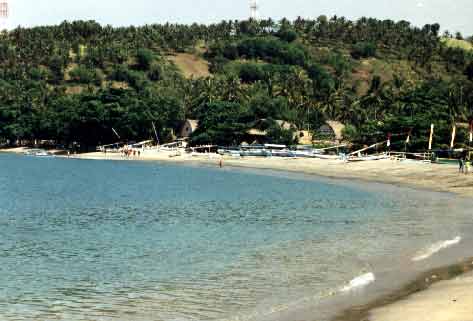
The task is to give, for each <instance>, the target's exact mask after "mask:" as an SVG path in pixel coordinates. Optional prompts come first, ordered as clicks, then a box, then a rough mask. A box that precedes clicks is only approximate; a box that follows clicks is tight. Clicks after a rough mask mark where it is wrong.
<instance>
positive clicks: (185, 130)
mask: <svg viewBox="0 0 473 321" xmlns="http://www.w3.org/2000/svg"><path fill="white" fill-rule="evenodd" d="M197 128H199V121H198V120H195V119H186V121H185V122H184V123H183V124H182V127H181V131H180V133H179V136H180V137H189V136H190V135H192V133H194V132H195V131H196V130H197Z"/></svg>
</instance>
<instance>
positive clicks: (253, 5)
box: [250, 0, 259, 20]
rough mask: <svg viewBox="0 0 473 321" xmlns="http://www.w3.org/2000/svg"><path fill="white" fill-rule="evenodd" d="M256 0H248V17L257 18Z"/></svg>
mask: <svg viewBox="0 0 473 321" xmlns="http://www.w3.org/2000/svg"><path fill="white" fill-rule="evenodd" d="M258 9H259V7H258V0H250V18H251V20H258Z"/></svg>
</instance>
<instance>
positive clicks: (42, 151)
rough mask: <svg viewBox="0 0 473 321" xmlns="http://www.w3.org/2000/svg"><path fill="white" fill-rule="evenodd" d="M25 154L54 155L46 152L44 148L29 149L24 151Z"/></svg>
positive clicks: (35, 155) (36, 155) (37, 155)
mask: <svg viewBox="0 0 473 321" xmlns="http://www.w3.org/2000/svg"><path fill="white" fill-rule="evenodd" d="M24 154H25V155H26V156H34V157H53V156H54V155H53V154H51V153H48V152H47V151H45V150H44V149H29V150H27V151H26V152H25V153H24Z"/></svg>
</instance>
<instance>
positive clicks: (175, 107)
mask: <svg viewBox="0 0 473 321" xmlns="http://www.w3.org/2000/svg"><path fill="white" fill-rule="evenodd" d="M450 40H458V41H463V42H470V43H471V42H472V39H467V40H462V36H461V35H460V34H457V35H455V36H452V35H450V34H449V33H448V32H447V33H445V34H442V35H441V34H440V26H439V25H438V24H431V25H425V26H424V27H422V28H419V27H415V26H413V25H411V24H410V23H409V22H406V21H399V22H395V21H391V20H377V19H369V18H361V19H359V20H357V21H349V20H347V19H345V18H343V17H336V16H335V17H332V18H327V17H325V16H321V17H319V18H317V19H315V20H304V19H301V18H299V19H297V20H295V21H288V20H285V19H283V20H281V21H279V22H275V21H273V20H261V21H254V20H249V21H223V22H221V23H219V24H212V25H198V24H193V25H175V24H165V25H146V26H143V27H126V28H125V27H121V28H114V27H111V26H101V25H99V24H98V23H96V22H94V21H75V22H64V23H62V24H61V25H58V26H47V27H35V28H21V27H18V28H16V29H15V30H12V31H10V32H3V33H1V34H0V143H2V142H3V143H7V142H8V143H10V144H11V143H15V142H18V141H30V142H31V141H34V140H50V141H55V142H57V143H58V144H64V145H69V144H71V143H72V142H78V143H80V144H81V145H82V146H84V147H92V148H93V147H95V146H96V145H97V144H106V143H111V142H115V141H117V137H116V135H115V134H114V131H113V130H112V128H113V129H115V130H116V132H118V133H120V136H121V137H122V139H126V140H130V141H131V140H141V139H147V138H150V137H154V133H153V129H152V125H151V124H152V123H154V124H155V125H156V128H157V131H158V136H159V137H160V140H161V141H162V142H163V141H169V140H172V139H173V136H174V133H175V132H176V131H177V130H178V129H179V126H180V124H181V123H182V121H183V120H184V119H198V120H200V127H199V129H198V130H197V131H196V132H195V133H194V134H193V136H192V137H191V142H192V143H193V144H203V143H212V144H220V145H233V144H239V143H241V142H242V141H243V140H244V139H245V137H246V133H247V132H248V130H249V129H250V128H254V126H257V125H256V124H259V125H258V126H265V127H267V128H261V129H264V130H267V132H268V140H269V141H272V142H278V143H296V142H295V141H292V137H293V136H292V135H291V134H290V133H287V132H285V131H287V130H288V129H283V128H278V123H277V122H272V121H270V120H284V121H287V122H289V123H292V124H295V125H296V126H297V127H298V128H299V129H309V130H312V131H314V130H315V129H317V128H318V127H319V126H320V125H321V124H322V123H323V122H324V121H325V120H328V119H330V120H338V121H340V122H342V123H344V124H346V125H347V127H346V129H345V132H344V136H345V138H346V139H347V140H350V141H352V142H355V143H359V144H369V143H371V142H374V141H379V140H383V139H384V138H385V137H386V136H387V135H388V133H391V134H392V135H393V137H394V139H393V140H394V143H393V145H394V146H395V145H396V144H397V143H399V142H400V141H401V140H402V141H404V140H405V136H406V134H407V133H411V137H412V138H411V142H410V146H409V149H411V150H422V149H425V148H426V141H427V136H428V134H427V133H428V131H429V129H430V124H431V123H434V124H435V126H436V134H435V135H436V136H435V144H436V147H440V148H442V147H445V146H447V144H448V142H449V132H450V130H451V127H452V124H454V123H466V124H468V123H469V122H470V120H471V119H472V117H473V110H472V108H473V51H472V50H468V49H465V48H461V47H459V46H455V45H452V42H451V41H450ZM182 54H186V55H188V56H189V55H190V56H193V57H195V59H198V60H200V61H204V62H205V65H206V66H207V65H208V70H207V73H206V74H204V75H200V76H199V75H197V76H196V75H194V76H186V75H185V70H182V68H180V67H179V65H178V64H177V63H175V60H173V59H172V57H176V56H177V57H179V55H182ZM262 119H264V120H269V121H266V122H261V121H260V120H262ZM261 124H263V125H261ZM466 127H468V126H466ZM467 131H468V129H467V128H463V129H460V132H459V135H460V137H459V138H458V143H459V144H460V145H461V144H464V143H466V142H467V139H466V134H467ZM396 138H398V139H397V140H398V142H396ZM403 146H404V145H403Z"/></svg>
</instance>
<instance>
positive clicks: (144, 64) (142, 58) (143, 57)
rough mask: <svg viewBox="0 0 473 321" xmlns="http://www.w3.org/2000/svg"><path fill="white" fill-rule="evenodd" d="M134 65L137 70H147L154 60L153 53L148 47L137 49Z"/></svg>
mask: <svg viewBox="0 0 473 321" xmlns="http://www.w3.org/2000/svg"><path fill="white" fill-rule="evenodd" d="M136 61H137V65H136V67H137V68H138V69H139V70H143V71H148V70H150V68H151V65H152V64H153V61H154V54H153V52H152V51H151V50H148V49H139V50H138V51H137V53H136Z"/></svg>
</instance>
